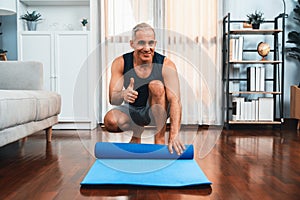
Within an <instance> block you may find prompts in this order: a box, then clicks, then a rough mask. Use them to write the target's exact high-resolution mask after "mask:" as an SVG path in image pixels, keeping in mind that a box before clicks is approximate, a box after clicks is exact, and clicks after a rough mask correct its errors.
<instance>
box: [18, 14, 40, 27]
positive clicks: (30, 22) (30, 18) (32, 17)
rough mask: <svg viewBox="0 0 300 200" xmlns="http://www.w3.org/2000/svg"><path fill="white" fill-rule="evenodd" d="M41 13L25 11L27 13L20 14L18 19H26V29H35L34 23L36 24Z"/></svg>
mask: <svg viewBox="0 0 300 200" xmlns="http://www.w3.org/2000/svg"><path fill="white" fill-rule="evenodd" d="M41 16H42V15H41V14H40V13H38V12H37V11H32V13H29V12H28V11H27V13H25V14H24V15H21V16H20V19H23V20H25V21H26V23H27V29H28V30H29V31H35V30H36V25H37V22H38V21H39V20H41Z"/></svg>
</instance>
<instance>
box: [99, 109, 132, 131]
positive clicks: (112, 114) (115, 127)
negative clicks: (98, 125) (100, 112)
mask: <svg viewBox="0 0 300 200" xmlns="http://www.w3.org/2000/svg"><path fill="white" fill-rule="evenodd" d="M104 126H105V128H106V130H107V131H109V132H122V131H124V130H127V129H129V126H130V125H129V121H128V117H127V116H126V115H125V114H123V113H121V112H118V111H116V110H111V111H109V112H108V113H107V114H106V115H105V117H104Z"/></svg>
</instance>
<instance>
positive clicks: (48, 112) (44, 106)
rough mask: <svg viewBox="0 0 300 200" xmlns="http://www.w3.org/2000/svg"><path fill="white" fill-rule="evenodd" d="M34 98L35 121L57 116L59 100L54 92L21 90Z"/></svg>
mask: <svg viewBox="0 0 300 200" xmlns="http://www.w3.org/2000/svg"><path fill="white" fill-rule="evenodd" d="M23 91H24V92H26V93H27V94H29V95H31V96H33V97H35V98H36V118H35V120H36V121H39V120H43V119H46V118H48V117H50V116H54V115H57V114H59V112H60V105H61V99H60V95H59V94H57V93H55V92H50V91H44V90H23Z"/></svg>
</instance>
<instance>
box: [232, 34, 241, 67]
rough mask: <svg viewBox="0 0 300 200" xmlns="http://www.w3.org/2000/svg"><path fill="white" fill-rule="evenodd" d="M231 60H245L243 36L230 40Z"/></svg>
mask: <svg viewBox="0 0 300 200" xmlns="http://www.w3.org/2000/svg"><path fill="white" fill-rule="evenodd" d="M229 46H230V47H229V49H230V52H229V59H230V61H239V60H243V48H244V38H243V36H239V37H234V38H230V40H229Z"/></svg>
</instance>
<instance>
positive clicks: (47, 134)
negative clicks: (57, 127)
mask: <svg viewBox="0 0 300 200" xmlns="http://www.w3.org/2000/svg"><path fill="white" fill-rule="evenodd" d="M46 138H47V142H51V139H52V126H50V127H49V128H46Z"/></svg>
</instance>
